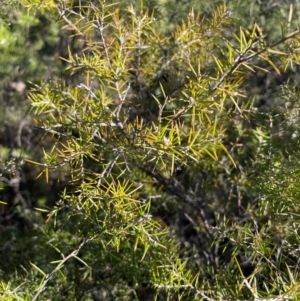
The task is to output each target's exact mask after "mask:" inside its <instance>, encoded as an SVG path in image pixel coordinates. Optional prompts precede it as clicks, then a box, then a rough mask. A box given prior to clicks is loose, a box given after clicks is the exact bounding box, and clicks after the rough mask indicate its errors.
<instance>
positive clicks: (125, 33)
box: [1, 1, 299, 301]
mask: <svg viewBox="0 0 300 301" xmlns="http://www.w3.org/2000/svg"><path fill="white" fill-rule="evenodd" d="M24 4H25V5H27V6H28V7H29V8H30V9H31V10H30V12H33V13H32V14H28V15H27V14H25V13H24V12H23V13H19V16H18V18H17V21H16V23H15V24H16V25H15V26H16V27H15V29H14V31H13V33H14V34H16V35H17V34H20V33H19V31H18V30H17V28H18V26H21V27H22V28H23V27H24V26H25V27H26V26H28V28H29V29H28V30H29V31H30V30H32V29H33V28H34V27H35V26H37V28H38V26H39V25H40V24H41V23H40V22H41V20H42V19H43V18H44V17H45V16H46V19H47V16H48V17H49V16H51V18H54V19H55V20H57V21H59V23H58V24H59V26H60V27H61V28H63V29H64V34H66V32H67V34H66V35H68V36H69V38H68V39H66V41H65V45H66V49H67V50H68V51H67V52H66V51H64V52H63V53H65V56H63V57H62V62H63V64H64V65H65V66H66V70H65V73H64V74H63V75H62V78H61V79H59V80H58V79H57V78H55V77H54V78H53V80H52V81H46V80H45V81H44V82H43V83H41V84H40V85H32V89H31V92H30V95H29V99H30V101H31V105H32V111H33V112H34V114H35V122H36V124H37V127H38V128H39V129H40V131H43V133H44V134H45V136H44V141H45V142H44V144H43V155H44V158H43V161H42V162H36V161H35V159H34V157H33V156H29V157H28V158H27V162H28V163H34V165H36V166H37V167H39V168H40V173H39V179H42V178H43V179H45V180H46V182H48V183H50V182H53V181H54V179H55V178H56V179H55V180H57V181H60V182H61V183H63V185H62V188H63V189H62V190H61V192H60V195H59V197H57V198H56V200H55V205H53V203H52V204H51V205H50V204H48V203H47V201H45V198H44V197H40V198H39V201H37V203H38V202H39V204H40V205H43V204H46V205H45V206H42V208H36V209H37V210H36V211H31V210H29V209H27V210H22V207H21V206H20V205H19V204H18V202H16V203H15V204H16V209H15V210H16V211H18V215H17V216H18V217H19V218H21V219H22V220H23V221H26V223H24V224H25V226H26V227H25V229H23V231H22V232H20V231H19V230H18V229H16V227H14V226H11V227H10V228H9V229H8V230H7V231H6V232H5V233H6V235H7V238H5V240H6V241H7V245H6V248H7V249H8V250H9V251H10V252H11V253H16V252H20V254H21V255H20V256H19V261H18V262H17V263H15V261H16V259H15V257H11V259H10V260H7V262H6V263H5V264H3V265H2V266H1V269H3V270H5V271H8V270H9V268H10V266H14V267H15V268H16V271H15V275H13V276H12V273H10V274H8V275H7V276H6V277H3V279H4V281H3V282H1V286H2V290H3V293H2V294H3V298H6V299H4V300H11V298H16V299H17V298H19V299H20V300H33V301H34V300H37V299H39V300H49V299H53V300H56V299H57V300H59V299H63V300H124V301H127V300H253V299H255V300H282V299H286V298H289V299H292V300H297V299H299V296H298V295H299V293H298V291H299V290H298V287H299V272H298V269H299V267H298V266H299V261H298V258H299V250H298V249H299V248H298V233H297V231H298V224H299V219H298V215H299V209H298V208H299V206H298V203H299V202H298V195H299V193H298V187H299V183H298V174H299V171H298V167H297V165H298V164H297V163H298V157H299V154H298V151H297V148H298V140H299V139H298V136H299V133H298V103H297V99H298V96H299V92H298V89H297V87H296V86H295V85H293V80H295V78H296V75H294V74H293V71H295V70H297V65H298V64H299V54H298V48H299V42H298V39H299V37H298V35H299V30H293V26H292V16H293V15H294V16H295V15H297V12H294V11H293V7H292V6H291V7H288V8H287V10H286V11H285V12H284V13H283V15H284V18H285V19H283V22H286V24H285V25H282V26H280V25H279V30H282V31H281V33H280V34H278V32H279V31H278V30H277V31H274V36H273V35H272V36H268V35H266V33H265V30H263V29H262V26H261V24H260V23H259V22H258V23H253V25H252V26H249V24H246V25H244V26H240V25H241V21H240V20H238V19H237V18H236V15H235V14H237V12H238V11H239V10H241V14H240V16H241V18H242V16H243V14H244V11H242V8H243V6H242V5H243V3H242V2H238V4H235V6H234V8H235V9H233V10H232V11H230V10H227V9H226V7H225V6H218V7H214V8H213V9H212V10H211V11H209V10H207V15H206V16H205V15H203V14H198V13H196V9H194V10H193V9H192V10H190V12H187V14H186V17H183V16H181V15H180V18H179V16H178V18H177V16H176V15H175V16H174V18H173V20H175V19H176V20H180V22H179V21H178V22H177V21H176V22H175V21H174V23H172V22H170V26H165V25H163V24H164V22H166V23H167V22H169V21H170V20H171V19H172V17H171V16H170V17H169V18H162V19H160V18H161V17H162V16H164V15H168V11H167V10H168V9H172V8H173V7H174V6H175V2H172V1H171V2H170V3H164V2H162V1H160V2H155V1H152V2H151V3H148V2H145V3H144V4H143V5H144V6H143V5H139V6H138V7H134V6H132V5H129V6H126V7H124V6H123V5H122V3H121V4H118V3H111V2H105V1H78V2H73V1H69V2H66V1H62V2H61V3H59V4H57V5H56V4H53V1H44V2H39V3H38V2H37V1H24ZM196 4H198V2H197V3H195V5H196ZM168 5H169V6H168ZM179 5H180V6H181V7H183V8H184V9H183V10H182V11H184V10H185V7H187V5H186V4H185V3H180V4H179ZM205 5H206V4H204V7H205ZM228 5H229V7H230V5H234V4H233V2H232V3H231V2H228ZM156 6H158V7H159V9H158V10H155V9H154V10H153V8H155V7H156ZM147 7H148V8H149V10H146V8H147ZM202 8H203V6H202ZM259 8H260V6H258V5H257V6H255V4H254V2H253V3H252V4H251V6H250V10H251V11H252V13H253V15H259ZM155 11H156V12H155ZM178 11H180V10H178ZM41 12H43V13H41ZM39 14H40V15H39ZM178 14H181V13H178ZM270 14H271V12H270ZM251 16H252V15H251ZM49 18H50V17H49ZM48 21H49V22H50V19H47V21H45V22H46V23H47V22H48ZM50 24H51V26H49V27H48V29H47V30H48V32H49V35H48V37H47V39H41V34H43V35H44V34H45V32H39V31H37V32H35V34H34V35H29V36H30V38H29V40H31V42H32V43H30V45H31V47H32V49H33V53H38V52H39V51H40V50H41V49H43V51H41V52H40V53H42V54H43V55H45V56H46V57H47V51H46V50H45V48H43V47H44V46H45V45H46V44H47V43H50V44H52V43H55V41H56V38H57V33H58V30H59V28H58V25H54V24H53V23H52V22H50ZM263 25H264V24H263ZM159 27H161V28H159ZM267 30H268V29H267ZM1 34H2V35H3V38H5V37H9V38H10V37H14V35H11V34H10V29H9V26H8V25H5V26H4V27H3V30H2V33H1ZM29 36H28V37H29ZM22 38H23V39H26V35H25V36H24V37H22ZM47 41H48V42H47ZM21 42H24V40H22V41H21ZM9 43H11V44H10V45H13V44H14V43H15V40H14V39H11V41H9ZM44 43H45V44H44ZM5 51H9V49H8V48H6V49H5ZM27 55H31V54H30V53H28V54H27ZM33 56H35V54H33ZM49 56H50V57H49V58H45V61H46V62H47V64H48V65H49V64H50V65H51V62H53V60H54V56H53V55H52V54H51V52H50V54H49ZM16 59H20V57H19V56H16ZM35 63H37V61H35ZM14 64H16V63H14ZM48 65H47V66H48ZM31 67H32V65H31V66H29V67H28V69H26V72H28V74H31V73H34V72H35V71H36V70H41V71H39V72H41V73H43V72H45V73H46V74H47V72H46V71H45V70H44V71H42V70H43V68H45V66H37V65H35V67H34V66H33V67H32V68H31ZM53 68H54V69H53V70H58V69H56V68H57V65H53ZM34 70H35V71H34ZM290 70H292V71H290ZM53 72H54V73H55V72H56V71H53ZM50 73H51V72H50ZM295 73H296V72H295ZM266 74H271V75H270V77H269V80H271V81H272V80H277V81H278V82H279V84H267V88H268V87H271V88H270V89H269V90H270V91H269V90H268V91H267V92H266V93H265V94H264V95H263V96H264V98H266V100H265V101H266V102H267V105H265V106H263V105H261V103H260V98H259V97H258V96H257V94H259V92H260V91H262V89H264V88H263V87H262V85H257V86H255V87H256V88H257V90H255V91H249V90H250V89H249V87H251V85H252V84H253V83H255V79H254V78H255V77H258V78H259V79H261V78H263V77H264V76H268V75H266ZM287 77H288V78H289V80H286V78H287ZM33 78H35V77H33ZM266 82H268V80H266ZM253 85H254V84H253ZM279 85H281V86H280V88H279V89H278V88H277V89H276V87H275V86H279ZM267 88H266V89H267ZM273 99H274V101H273V102H272V100H273ZM270 100H271V101H270ZM283 145H284V146H285V147H283ZM3 150H5V148H3ZM7 182H8V183H9V185H12V184H11V182H9V181H7ZM11 187H13V186H11ZM43 215H45V216H44V218H43V217H42V216H43ZM44 220H45V221H46V226H41V225H42V224H43V223H44ZM20 236H23V241H24V244H23V247H22V248H21V247H20V246H19V244H18V242H19V240H20V239H21V238H20ZM11 237H15V239H11ZM32 245H34V247H32V248H30V246H32ZM40 254H44V256H41V255H40ZM20 279H23V281H22V282H20ZM22 298H23V299H22Z"/></svg>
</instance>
